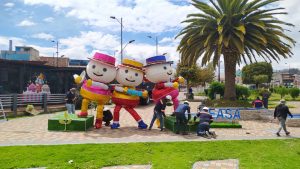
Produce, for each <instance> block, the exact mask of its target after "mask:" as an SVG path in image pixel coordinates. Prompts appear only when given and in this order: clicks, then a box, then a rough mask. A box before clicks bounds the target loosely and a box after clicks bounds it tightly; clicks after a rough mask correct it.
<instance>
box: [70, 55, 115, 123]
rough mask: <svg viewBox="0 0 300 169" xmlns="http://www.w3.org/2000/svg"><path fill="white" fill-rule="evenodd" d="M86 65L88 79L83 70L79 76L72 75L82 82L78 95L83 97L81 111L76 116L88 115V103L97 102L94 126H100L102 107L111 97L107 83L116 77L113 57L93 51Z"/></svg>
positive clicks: (78, 82) (77, 81)
mask: <svg viewBox="0 0 300 169" xmlns="http://www.w3.org/2000/svg"><path fill="white" fill-rule="evenodd" d="M89 59H90V61H89V63H88V65H87V67H86V72H87V75H88V76H89V77H90V79H88V80H85V71H83V72H82V73H81V75H80V76H78V75H74V78H75V82H76V83H77V84H80V83H83V85H82V87H81V89H80V95H81V96H82V97H83V100H82V105H81V112H80V113H79V114H78V117H86V116H87V115H88V113H87V110H88V105H89V103H90V102H91V101H94V102H96V103H97V114H96V122H95V128H97V129H99V128H101V127H102V119H103V108H104V104H106V103H107V102H108V101H109V100H110V98H111V92H110V90H109V86H108V85H107V84H108V83H110V82H111V81H113V80H114V79H115V77H116V68H115V61H116V60H115V58H114V57H112V56H109V55H105V54H101V53H95V55H94V57H93V58H89Z"/></svg>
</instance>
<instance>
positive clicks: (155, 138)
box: [0, 102, 300, 146]
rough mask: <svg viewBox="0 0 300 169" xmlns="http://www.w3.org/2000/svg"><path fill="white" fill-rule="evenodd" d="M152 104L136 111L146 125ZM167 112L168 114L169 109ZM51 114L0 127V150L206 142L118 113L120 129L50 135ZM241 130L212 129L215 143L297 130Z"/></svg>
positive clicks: (297, 131) (299, 132)
mask: <svg viewBox="0 0 300 169" xmlns="http://www.w3.org/2000/svg"><path fill="white" fill-rule="evenodd" d="M190 104H191V108H192V112H195V111H196V109H197V106H198V103H195V102H192V103H190ZM153 106H154V105H153V104H151V105H148V106H139V107H138V108H137V109H136V110H137V111H138V112H139V113H140V115H141V117H142V118H143V119H144V121H145V122H146V123H147V124H149V123H150V120H151V118H152V115H153V113H152V112H153ZM166 111H167V112H171V108H170V107H169V108H168V109H167V110H166ZM51 116H53V114H44V115H38V116H34V117H24V118H17V119H13V120H9V121H8V122H1V123H0V146H8V145H37V144H42V145H47V144H82V143H127V142H168V141H170V142H172V141H208V139H205V138H199V137H197V136H196V135H195V134H194V133H193V134H190V135H187V136H182V135H176V134H174V133H172V132H171V131H164V132H161V131H159V130H158V129H155V127H154V129H153V130H151V131H149V130H139V129H137V123H136V122H135V121H134V120H133V118H132V117H131V116H130V115H129V113H127V112H126V111H125V110H123V109H122V111H121V114H120V124H121V128H120V129H117V130H111V129H110V127H105V126H103V128H102V129H99V130H96V129H90V131H88V132H54V131H50V132H49V131H48V130H47V120H48V118H49V117H51ZM240 123H241V124H242V125H243V128H242V129H214V131H216V133H217V135H218V138H217V139H216V140H243V139H247V140H250V139H282V138H300V128H291V127H290V128H288V129H289V131H290V132H291V136H290V137H286V136H283V137H280V138H278V137H276V136H275V134H274V133H275V132H276V130H277V128H278V124H276V123H270V122H269V123H268V122H267V123H266V122H258V121H241V122H240Z"/></svg>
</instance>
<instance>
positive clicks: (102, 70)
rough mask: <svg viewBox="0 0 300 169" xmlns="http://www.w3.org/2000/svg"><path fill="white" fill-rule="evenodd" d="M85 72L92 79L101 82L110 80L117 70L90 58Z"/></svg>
mask: <svg viewBox="0 0 300 169" xmlns="http://www.w3.org/2000/svg"><path fill="white" fill-rule="evenodd" d="M86 72H87V75H88V76H89V77H90V78H91V79H92V80H94V81H97V82H101V83H109V82H112V81H113V80H114V79H115V77H116V74H117V70H116V68H115V67H114V66H109V65H106V64H103V63H101V62H97V61H94V60H90V62H89V63H88V65H87V67H86Z"/></svg>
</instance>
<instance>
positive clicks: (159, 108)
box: [149, 96, 171, 131]
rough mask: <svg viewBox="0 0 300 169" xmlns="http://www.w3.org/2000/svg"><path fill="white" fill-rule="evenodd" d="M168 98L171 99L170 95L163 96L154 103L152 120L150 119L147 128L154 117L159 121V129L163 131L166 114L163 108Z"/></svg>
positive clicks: (151, 124)
mask: <svg viewBox="0 0 300 169" xmlns="http://www.w3.org/2000/svg"><path fill="white" fill-rule="evenodd" d="M169 99H171V97H169V96H166V97H165V98H163V99H160V100H159V101H158V102H157V103H156V105H155V107H154V114H153V117H152V120H151V123H150V126H149V130H151V129H152V126H153V123H154V121H155V120H156V119H159V122H160V131H163V128H164V117H165V116H166V115H165V109H166V106H167V102H168V100H169Z"/></svg>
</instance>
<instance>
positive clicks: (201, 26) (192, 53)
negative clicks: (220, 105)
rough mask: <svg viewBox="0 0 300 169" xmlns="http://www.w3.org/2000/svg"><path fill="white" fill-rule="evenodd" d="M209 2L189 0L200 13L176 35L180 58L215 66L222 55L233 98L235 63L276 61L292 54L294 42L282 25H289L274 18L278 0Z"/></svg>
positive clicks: (227, 96)
mask: <svg viewBox="0 0 300 169" xmlns="http://www.w3.org/2000/svg"><path fill="white" fill-rule="evenodd" d="M209 1H210V3H211V4H208V3H205V2H201V1H198V0H192V5H193V6H194V7H196V8H197V9H198V10H199V13H196V14H189V15H188V16H187V17H188V19H187V20H185V21H184V23H187V24H188V25H187V26H186V27H185V28H184V29H182V30H181V32H180V33H179V34H178V35H177V37H176V38H178V37H180V38H182V39H181V41H180V44H179V46H178V51H179V52H180V54H181V61H182V62H183V63H184V64H189V65H192V64H194V63H196V61H197V60H198V59H199V58H201V61H202V65H206V64H207V63H208V62H210V61H212V62H213V65H214V66H215V65H217V63H218V62H219V60H220V58H221V56H223V58H224V65H225V77H226V78H225V93H224V98H225V99H227V100H235V99H236V90H235V71H236V64H240V63H242V62H247V60H249V61H250V63H252V62H253V61H256V59H257V57H262V58H263V59H265V60H266V61H271V60H275V61H279V60H280V58H281V57H283V58H288V57H289V56H291V54H292V53H291V48H292V46H291V45H294V44H295V41H294V40H293V39H292V38H290V37H288V36H287V35H285V33H284V28H283V26H292V24H290V23H286V22H284V21H282V20H279V19H278V18H276V17H275V16H276V15H284V14H287V13H286V12H282V11H280V10H282V9H283V8H278V7H275V5H272V4H273V3H274V2H277V1H279V0H253V1H249V0H209Z"/></svg>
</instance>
